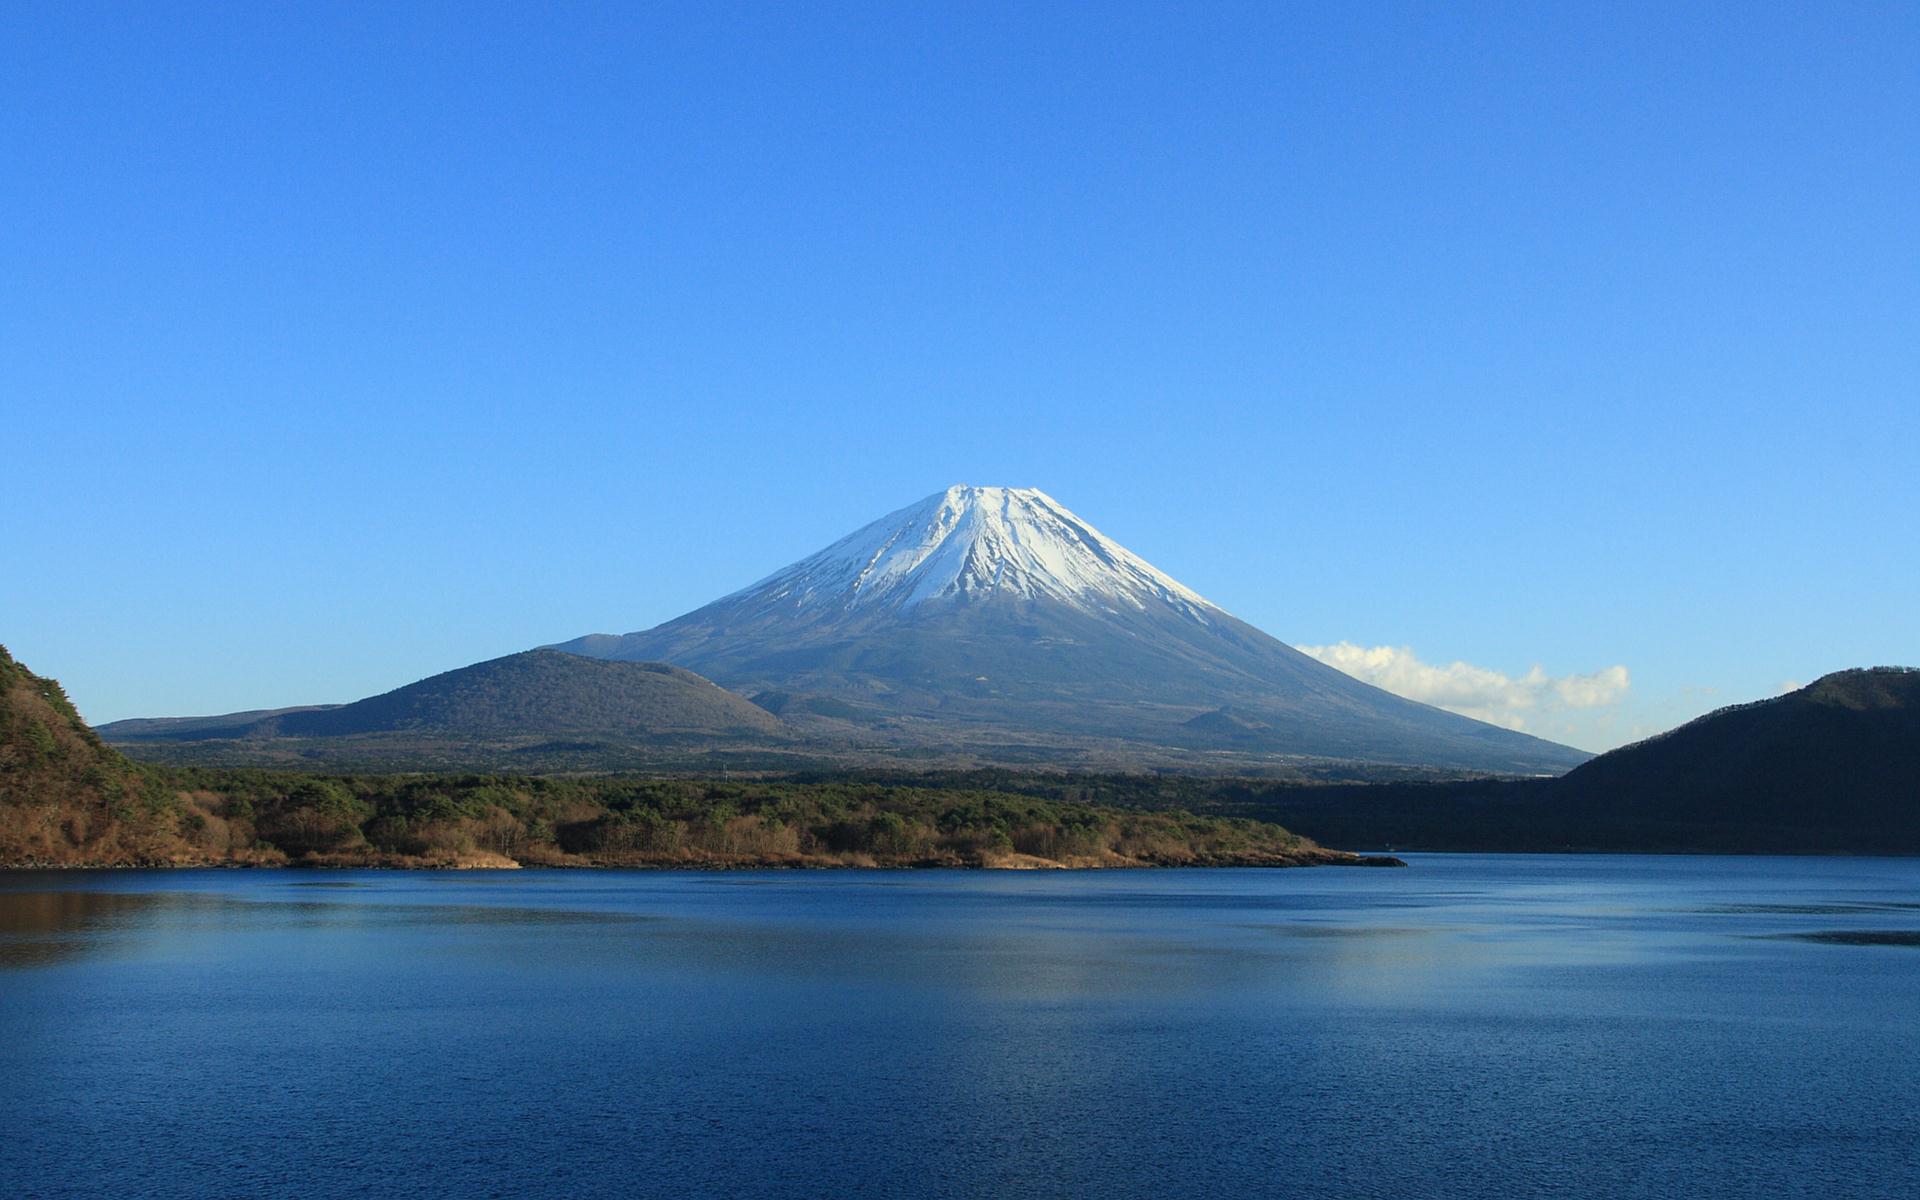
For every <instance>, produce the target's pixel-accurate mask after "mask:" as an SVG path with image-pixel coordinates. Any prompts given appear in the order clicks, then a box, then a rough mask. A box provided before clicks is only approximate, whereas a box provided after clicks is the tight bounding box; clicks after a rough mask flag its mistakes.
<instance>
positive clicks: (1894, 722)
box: [1181, 667, 1920, 854]
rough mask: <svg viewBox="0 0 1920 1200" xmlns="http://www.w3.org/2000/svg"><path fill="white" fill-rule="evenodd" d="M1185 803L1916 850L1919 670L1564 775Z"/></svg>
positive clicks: (1334, 823)
mask: <svg viewBox="0 0 1920 1200" xmlns="http://www.w3.org/2000/svg"><path fill="white" fill-rule="evenodd" d="M1181 802H1182V803H1184V804H1185V805H1187V806H1188V807H1191V808H1193V809H1195V810H1197V811H1204V812H1219V813H1232V814H1235V815H1238V816H1251V817H1258V818H1260V819H1263V820H1270V821H1278V822H1280V823H1282V824H1284V825H1286V826H1287V827H1288V828H1291V829H1298V830H1300V831H1301V832H1303V833H1306V834H1308V835H1309V836H1312V837H1315V838H1319V839H1321V840H1322V841H1325V842H1329V843H1332V844H1335V845H1348V846H1397V847H1402V848H1406V849H1428V850H1650V851H1728V852H1738V851H1752V852H1766V853H1795V852H1809V853H1851V854H1875V853H1882V854H1920V671H1916V670H1914V669H1911V668H1903V667H1876V668H1873V669H1870V670H1851V671H1840V672H1837V673H1835V674H1832V675H1828V676H1825V677H1824V678H1822V679H1820V680H1819V681H1817V682H1815V683H1813V684H1811V685H1810V686H1808V687H1805V688H1802V689H1800V690H1799V691H1797V692H1792V693H1790V694H1788V695H1785V696H1777V697H1774V698H1773V699H1770V700H1761V701H1758V702H1755V703H1752V704H1742V705H1736V706H1734V707H1732V708H1723V709H1721V710H1720V711H1718V712H1714V713H1709V714H1707V715H1706V716H1704V717H1701V718H1699V719H1698V720H1695V721H1691V722H1688V723H1687V724H1685V725H1682V726H1681V727H1679V728H1678V729H1675V730H1673V731H1671V732H1669V733H1665V734H1661V735H1660V736H1658V737H1654V738H1649V739H1648V740H1646V741H1643V742H1637V743H1635V744H1633V745H1631V746H1623V747H1621V748H1620V749H1618V750H1614V751H1612V752H1610V753H1608V754H1603V755H1601V756H1600V757H1599V758H1596V759H1594V760H1593V761H1591V762H1589V763H1586V764H1585V765H1583V766H1581V767H1579V768H1577V769H1576V770H1574V771H1572V772H1570V773H1568V774H1567V775H1564V776H1562V777H1561V778H1559V779H1531V780H1492V779H1483V780H1462V781H1456V782H1449V783H1404V784H1380V785H1370V786H1366V785H1361V786H1344V785H1336V786H1329V787H1287V786H1275V785H1263V784H1257V783H1251V782H1245V783H1239V784H1223V785H1221V786H1220V787H1218V788H1216V789H1214V790H1213V792H1212V793H1211V794H1189V795H1184V796H1182V797H1181Z"/></svg>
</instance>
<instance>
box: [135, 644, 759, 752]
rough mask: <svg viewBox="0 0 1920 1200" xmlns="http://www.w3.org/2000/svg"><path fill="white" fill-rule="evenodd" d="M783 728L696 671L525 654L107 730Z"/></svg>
mask: <svg viewBox="0 0 1920 1200" xmlns="http://www.w3.org/2000/svg"><path fill="white" fill-rule="evenodd" d="M784 729H785V727H784V726H783V725H782V724H781V722H780V720H779V718H777V717H775V716H774V715H773V714H771V713H769V712H767V711H766V710H765V709H762V708H758V707H756V706H755V705H753V704H752V703H750V702H749V701H747V700H746V699H745V698H743V697H740V696H736V695H734V694H733V693H731V692H729V691H727V690H725V689H724V688H721V687H718V686H716V685H715V684H713V683H712V682H710V681H709V680H706V679H703V678H701V677H700V676H699V675H696V674H694V673H693V672H692V671H687V670H683V669H682V668H679V667H672V666H667V665H666V664H664V663H626V662H605V661H601V660H598V659H592V658H583V657H581V656H580V655H577V654H565V653H561V652H560V651H556V650H528V651H524V652H522V653H519V654H510V655H507V656H506V657H504V658H496V659H492V660H490V661H488V662H483V663H477V664H475V665H473V666H470V667H462V668H460V669H459V670H455V671H447V672H445V673H443V674H439V675H435V676H433V677H431V678H428V679H423V680H420V681H419V682H418V683H410V684H408V685H406V686H405V687H401V688H396V689H394V690H393V691H391V692H387V693H384V694H383V695H379V696H372V697H369V698H367V699H365V700H360V701H356V702H355V703H352V704H344V705H338V706H332V707H313V708H295V709H275V710H267V711H264V712H249V713H235V714H231V715H229V716H227V717H183V718H157V719H142V720H135V721H116V722H114V723H113V724H110V725H103V726H101V728H100V733H101V735H102V736H103V737H105V738H107V739H108V740H109V741H121V742H140V741H205V740H212V739H262V738H340V737H352V736H356V735H367V734H414V735H421V736H432V737H439V738H470V739H498V738H506V737H514V738H524V737H560V736H576V737H577V736H585V735H605V736H616V737H627V738H633V737H641V738H650V737H663V736H687V735H708V736H728V737H742V736H759V737H775V738H777V737H781V736H783V735H784Z"/></svg>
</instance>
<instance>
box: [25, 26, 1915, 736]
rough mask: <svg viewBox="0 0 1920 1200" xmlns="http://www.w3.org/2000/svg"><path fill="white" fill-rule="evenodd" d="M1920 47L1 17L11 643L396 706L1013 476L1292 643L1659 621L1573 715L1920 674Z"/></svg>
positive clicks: (1643, 34) (77, 688)
mask: <svg viewBox="0 0 1920 1200" xmlns="http://www.w3.org/2000/svg"><path fill="white" fill-rule="evenodd" d="M390 7H391V8H392V9H395V10H397V11H388V10H389V8H390ZM1916 63H1920V7H1916V6H1914V5H1911V4H1822V5H1802V4H1792V5H1785V4H1782V5H1774V4H1754V3H1738V4H1728V5H1724V6H1718V5H1669V4H1657V5H1624V4H1606V5H1598V4H1595V5H1559V4H1556V5H1543V4H1513V5H1492V6H1485V5H1463V6H1440V5H1425V4H1421V5H1410V6H1404V7H1403V6H1394V5H1354V4H1325V5H1281V4H1255V5H1247V6H1244V7H1240V6H1222V5H1202V6H1188V5H1166V6H1123V5H1071V6H1057V7H1056V6H1051V5H1045V4H1034V3H1021V4H1014V5H1007V6H989V5H971V4H970V5H951V6H901V5H872V6H847V7H834V6H826V5H805V6H775V5H765V6H759V5H752V6H738V7H730V6H725V5H720V4H715V3H700V4H691V5H686V6H683V7H674V6H665V5H645V6H642V5H626V4H608V5H604V6H589V5H558V6H551V7H549V6H534V5H516V6H504V7H499V8H491V7H487V6H480V5H474V4H467V3H463V4H458V5H452V4H450V5H445V6H432V5H420V4H402V5H397V6H385V5H359V6H344V5H341V6H335V5H327V4H310V5H264V4H263V5H228V6H220V7H206V8H195V7H194V6H190V5H152V6H143V5H122V4H110V5H99V6H95V5H88V4H79V3H73V2H71V0H62V2H60V3H50V4H41V3H32V2H29V0H18V2H15V3H10V4H7V5H6V6H4V8H3V9H0V163H3V164H4V166H0V306H3V307H0V427H3V428H4V433H5V460H4V461H5V470H4V476H3V478H4V480H5V485H6V486H5V492H6V515H5V517H4V518H3V519H0V570H3V571H4V580H3V582H0V640H3V641H5V642H6V643H7V644H8V645H9V646H11V647H12V649H13V650H14V651H15V653H16V654H17V655H19V656H20V657H21V658H22V659H23V660H24V661H26V662H28V663H29V664H30V665H31V666H33V667H34V668H35V669H37V670H41V671H44V672H48V673H52V674H55V675H58V676H60V677H61V678H62V679H64V680H65V681H66V682H67V684H68V687H69V690H70V691H71V692H72V693H73V695H74V697H75V699H76V701H77V702H78V703H79V705H80V707H81V710H82V711H83V712H84V713H85V714H86V715H87V716H88V717H89V718H91V719H94V720H111V719H114V718H119V717H126V716H134V715H156V714H180V713H199V712H210V711H225V710H230V709H239V708H246V707H255V706H267V705H280V704H288V703H299V702H319V701H339V700H349V699H353V698H356V697H358V696H361V695H365V694H369V693H372V692H377V691H380V690H384V689H386V688H389V687H393V686H396V685H398V684H401V683H404V682H407V681H410V680H412V679H415V678H418V677H420V676H422V675H426V674H430V673H432V672H435V671H439V670H444V669H448V668H451V667H455V666H459V665H463V664H465V663H469V662H473V661H476V660H478V659H482V658H487V657H491V656H494V655H498V654H502V653H507V652H511V651H515V650H519V649H524V648H526V647H529V646H532V645H535V644H538V643H543V642H548V641H554V640H559V639H562V638H567V637H572V636H575V635H577V634H581V633H586V632H590V631H612V632H624V631H628V630H632V629H638V628H644V627H646V626H649V625H652V624H654V623H656V622H658V621H661V620H664V619H666V618H669V617H672V616H674V615H676V614H678V613H680V612H682V611H684V610H686V609H689V608H692V607H695V606H697V605H699V604H701V603H703V602H705V601H706V600H709V599H711V598H713V597H715V596H717V595H719V594H720V593H722V592H725V591H729V590H731V589H733V588H735V587H738V586H741V585H743V584H745V583H748V582H750V581H751V580H753V579H755V578H757V577H759V576H761V575H763V574H765V573H767V572H768V571H770V570H772V569H773V568H775V567H778V566H780V565H782V564H784V563H785V562H787V561H790V560H792V559H794V558H797V557H799V556H801V555H802V554H804V553H807V552H809V551H811V550H814V549H816V548H818V547H819V546H820V545H822V544H824V543H826V542H828V541H831V540H832V539H834V538H835V537H837V536H839V535H840V534H842V533H844V532H847V531H848V530H850V529H852V528H853V527H855V526H857V525H859V524H862V523H864V522H865V521H867V520H869V519H871V518H873V517H876V516H878V515H880V514H881V513H884V512H886V511H889V510H891V509H893V508H896V507H899V506H900V505H903V504H905V503H907V502H909V501H912V500H915V499H917V498H919V497H921V496H924V495H926V494H928V493H930V492H933V491H935V490H938V489H939V488H942V487H944V486H946V485H948V484H950V483H956V482H968V483H983V484H986V483H995V484H1014V485H1032V486H1039V487H1042V488H1045V489H1046V490H1047V491H1049V492H1050V493H1052V494H1053V495H1055V496H1056V497H1058V498H1059V499H1060V500H1061V501H1063V502H1064V503H1066V504H1067V505H1068V506H1070V507H1072V508H1073V509H1074V510H1076V511H1077V512H1079V513H1080V514H1081V515H1082V516H1084V517H1086V518H1087V519H1089V520H1091V521H1092V522H1093V523H1095V524H1096V525H1098V526H1100V527H1101V528H1102V529H1103V530H1104V531H1105V532H1107V533H1109V534H1110V535H1112V536H1114V537H1116V538H1117V539H1119V540H1120V541H1122V542H1123V543H1125V544H1127V545H1128V546H1130V547H1131V548H1133V549H1134V550H1136V551H1138V552H1140V553H1141V554H1143V555H1145V556H1146V557H1147V558H1148V559H1150V560H1151V561H1153V562H1154V563H1156V564H1157V565H1159V566H1161V567H1162V568H1164V569H1165V570H1167V571H1169V572H1170V573H1172V574H1173V575H1175V576H1176V577H1177V578H1179V579H1181V580H1182V581H1184V582H1186V583H1188V584H1189V585H1191V586H1193V587H1194V588H1196V589H1197V590H1199V591H1200V592H1202V593H1203V594H1205V595H1207V596H1208V597H1210V598H1211V599H1213V600H1215V601H1216V602H1218V603H1220V604H1222V605H1223V606H1225V607H1226V608H1228V609H1230V610H1232V611H1234V612H1236V613H1238V614H1239V615H1241V616H1243V617H1245V618H1247V619H1249V620H1251V621H1253V622H1254V623H1256V624H1258V625H1260V626H1262V627H1264V628H1266V629H1267V630H1269V631H1270V632H1272V633H1274V634H1275V635H1277V636H1279V637H1281V638H1283V639H1285V640H1288V641H1291V642H1295V643H1300V644H1315V645H1325V644H1330V643H1336V642H1340V641H1350V642H1353V643H1355V644H1358V645H1361V646H1367V647H1372V646H1391V647H1406V648H1410V649H1411V651H1412V652H1413V653H1414V654H1415V655H1416V656H1417V657H1418V659H1420V660H1423V661H1424V662H1427V663H1432V664H1446V663H1451V662H1453V661H1455V660H1460V661H1464V662H1467V663H1471V664H1476V665H1478V666H1481V667H1485V668H1488V669H1489V670H1492V671H1497V672H1502V673H1507V674H1510V675H1513V676H1519V675H1521V674H1522V673H1524V672H1526V671H1527V670H1528V669H1529V668H1530V667H1532V666H1533V665H1535V664H1539V665H1540V666H1541V667H1542V668H1543V670H1544V672H1545V673H1546V674H1547V675H1548V676H1562V675H1572V674H1580V673H1587V672H1593V671H1598V670H1600V669H1602V668H1605V667H1609V666H1613V665H1623V666H1625V667H1627V668H1628V669H1629V671H1630V673H1631V678H1632V686H1631V688H1630V689H1629V691H1628V692H1627V694H1626V695H1625V696H1624V698H1621V699H1619V700H1618V701H1617V703H1615V704H1612V705H1609V706H1607V707H1606V708H1604V709H1593V710H1581V711H1579V712H1573V713H1568V714H1561V716H1562V717H1564V723H1563V724H1552V723H1551V722H1549V721H1547V720H1546V719H1544V718H1542V719H1540V720H1536V721H1535V722H1534V723H1533V724H1532V725H1530V727H1532V728H1536V729H1538V730H1540V731H1542V732H1547V733H1549V734H1557V735H1560V736H1565V737H1568V738H1570V739H1572V740H1574V741H1576V742H1577V743H1578V744H1582V745H1588V746H1600V745H1605V744H1611V743H1612V742H1615V741H1619V740H1622V739H1624V738H1626V737H1628V736H1631V735H1632V734H1634V733H1639V732H1645V731H1649V730H1652V729H1655V728H1660V727H1664V726H1666V725H1670V724H1672V723H1674V722H1676V721H1678V720H1680V719H1682V718H1684V717H1686V716H1690V715H1692V714H1694V713H1697V712H1700V711H1703V710H1705V709H1707V708H1711V707H1715V706H1717V705H1719V704H1722V703H1726V702H1730V701H1733V700H1741V699H1749V698H1753V697H1756V696H1760V695H1766V694H1770V693H1772V692H1773V691H1774V690H1776V688H1777V687H1778V686H1779V685H1780V684H1781V683H1783V682H1784V681H1787V680H1806V679H1810V678H1811V677H1813V676H1815V675H1817V674H1819V673H1821V672H1824V671H1827V670H1831V669H1834V668H1838V667H1843V666H1849V665H1859V664H1868V663H1884V662H1906V663H1913V662H1920V619H1917V618H1916V609H1917V608H1920V604H1917V603H1916V601H1917V600H1920V537H1917V536H1916V535H1917V534H1920V529H1917V528H1916V526H1917V525H1920V520H1917V518H1916V514H1920V67H1916ZM1554 719H1555V720H1559V719H1560V718H1554Z"/></svg>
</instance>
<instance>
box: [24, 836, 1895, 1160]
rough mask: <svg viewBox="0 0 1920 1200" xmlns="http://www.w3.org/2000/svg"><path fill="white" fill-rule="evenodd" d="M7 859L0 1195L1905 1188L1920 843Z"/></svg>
mask: <svg viewBox="0 0 1920 1200" xmlns="http://www.w3.org/2000/svg"><path fill="white" fill-rule="evenodd" d="M1409 861H1410V862H1411V864H1412V865H1411V867H1410V868H1409V869H1406V870H1352V869H1331V868H1323V869H1311V870H1272V871H1261V870H1213V871H1207V870H1185V871H1179V870H1166V871H1104V872H1102V871H1094V872H1040V873H992V872H958V871H927V872H878V871H845V872H789V873H779V872H740V873H731V874H698V873H682V872H632V873H626V872H612V871H533V870H529V871H517V872H467V873H415V872H374V871H365V872H311V871H252V872H222V871H177V872H135V871H129V872H86V873H31V872H0V1130H4V1134H5V1138H4V1141H3V1142H0V1195H5V1196H10V1197H42V1196H149V1197H196V1198H197V1197H215V1196H243V1195H267V1194H271V1195H275V1196H296V1197H323V1196H324V1197H333V1196H361V1195H366V1196H397V1197H417V1196H462V1197H467V1196H476V1197H477V1196H530V1195H555V1196H568V1197H601V1196H622V1197H625V1196H795V1197H800V1196H822V1195H841V1194H845V1195H860V1196H868V1197H871V1196H995V1197H998V1196H1143V1197H1144V1196H1154V1197H1166V1196H1232V1195H1276V1196H1304V1197H1356V1196H1357V1197H1367V1196H1457V1197H1501V1198H1506V1197H1514V1196H1526V1195H1554V1196H1594V1197H1600V1196H1605V1197H1624V1196H1644V1197H1722V1196H1752V1197H1779V1196H1840V1195H1846V1196H1854V1197H1859V1196H1888V1197H1893V1196H1899V1197H1903V1198H1910V1197H1912V1196H1914V1195H1916V1194H1920V1024H1917V1021H1916V1019H1917V1018H1920V860H1911V859H1878V860H1875V859H1788V858H1680V857H1673V858H1660V857H1631V856H1539V857H1534V856H1494V855H1488V856H1478V855H1415V856H1409Z"/></svg>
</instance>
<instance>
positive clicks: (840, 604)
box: [731, 484, 1219, 624]
mask: <svg viewBox="0 0 1920 1200" xmlns="http://www.w3.org/2000/svg"><path fill="white" fill-rule="evenodd" d="M992 596H1015V597H1023V598H1027V599H1036V598H1042V597H1045V598H1050V599H1054V600H1059V601H1063V602H1066V603H1069V604H1072V605H1074V606H1075V607H1077V608H1082V609H1085V610H1087V611H1091V612H1098V611H1102V610H1114V609H1116V608H1120V607H1126V608H1133V609H1145V608H1147V607H1148V606H1149V605H1157V606H1171V607H1173V608H1175V609H1177V610H1178V611H1180V612H1182V613H1184V614H1185V615H1186V616H1188V617H1191V618H1192V619H1194V620H1196V621H1199V622H1201V623H1203V624H1210V623H1211V615H1212V614H1214V613H1216V612H1218V611H1219V610H1218V609H1216V608H1215V607H1214V606H1213V605H1211V604H1209V603H1207V601H1206V600H1204V599H1202V598H1201V597H1200V596H1199V595H1198V594H1197V593H1195V592H1194V591H1192V590H1191V589H1189V588H1187V587H1184V586H1182V585H1181V584H1180V583H1178V582H1177V581H1175V580H1174V579H1173V578H1172V577H1170V576H1168V575H1167V574H1165V573H1164V572H1162V571H1160V570H1158V569H1157V568H1155V567H1154V566H1153V565H1152V564H1151V563H1148V562H1147V561H1146V560H1145V559H1143V558H1141V557H1140V556H1139V555H1137V554H1134V553H1133V552H1132V551H1130V550H1128V549H1127V548H1126V547H1124V546H1122V545H1120V544H1119V543H1118V542H1115V541H1114V540H1112V539H1111V538H1109V537H1107V536H1106V535H1104V534H1102V533H1101V532H1100V531H1099V530H1097V529H1095V528H1094V527H1093V526H1091V525H1089V524H1087V523H1086V522H1085V521H1083V520H1081V519H1080V518H1079V517H1077V516H1075V515H1074V514H1073V513H1072V512H1070V511H1068V509H1067V508H1066V506H1064V505H1062V504H1061V503H1060V502H1059V501H1057V500H1055V499H1054V498H1053V497H1051V496H1049V495H1047V494H1046V493H1045V492H1043V491H1041V490H1040V489H1039V488H1007V487H972V486H968V485H965V484H956V485H955V486H953V487H950V488H948V489H946V490H945V491H943V492H936V493H935V494H933V495H931V496H928V497H927V498H926V499H924V500H922V501H920V502H919V503H917V504H910V505H908V506H907V507H905V508H903V509H901V510H899V511H898V512H894V513H889V514H887V515H886V516H884V517H882V518H880V519H879V520H878V521H875V522H874V523H873V524H871V525H868V526H866V527H865V528H862V529H859V530H856V531H854V532H853V533H851V534H849V535H847V536H846V537H844V538H841V539H840V540H839V541H837V542H835V543H834V544H833V545H831V546H828V547H827V548H826V549H824V550H822V551H820V552H819V553H818V554H814V555H811V556H810V557H807V558H804V559H802V560H800V561H799V562H797V563H794V564H793V565H792V566H790V567H787V568H786V569H784V570H781V571H777V572H775V573H774V574H772V575H770V576H768V577H767V578H765V579H763V580H761V581H760V582H758V583H756V584H754V585H752V586H751V587H748V588H746V589H744V590H743V591H741V592H737V593H735V595H734V596H733V597H731V599H736V600H746V599H749V598H752V599H759V600H764V601H773V602H782V603H784V604H788V605H796V606H799V607H816V606H818V607H833V608H839V609H856V608H866V607H870V606H885V607H890V608H897V609H907V608H912V607H915V606H917V605H921V604H926V603H930V602H934V601H967V600H982V599H986V598H988V597H992Z"/></svg>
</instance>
